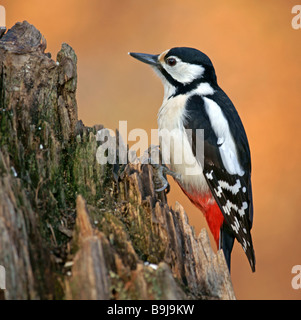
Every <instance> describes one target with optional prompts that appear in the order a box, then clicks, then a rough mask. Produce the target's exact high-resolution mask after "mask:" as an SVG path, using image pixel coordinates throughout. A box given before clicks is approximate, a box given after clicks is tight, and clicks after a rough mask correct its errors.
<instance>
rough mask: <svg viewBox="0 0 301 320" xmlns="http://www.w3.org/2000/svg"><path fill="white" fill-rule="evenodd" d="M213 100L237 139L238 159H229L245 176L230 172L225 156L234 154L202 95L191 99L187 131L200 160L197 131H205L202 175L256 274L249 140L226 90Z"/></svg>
mask: <svg viewBox="0 0 301 320" xmlns="http://www.w3.org/2000/svg"><path fill="white" fill-rule="evenodd" d="M210 99H212V101H214V102H216V103H217V104H218V106H222V108H221V109H222V111H223V114H224V116H225V118H226V119H227V121H228V124H229V128H230V131H231V134H232V137H233V138H234V140H235V147H236V150H237V155H238V159H236V158H235V157H234V158H233V152H232V155H231V156H229V157H230V158H231V159H233V163H234V164H235V163H236V162H238V163H239V164H240V167H241V169H240V170H243V171H242V172H243V173H244V174H243V175H242V172H238V173H235V172H231V173H230V172H229V171H230V170H229V166H230V165H231V164H230V165H229V163H225V162H226V160H225V153H227V152H230V153H231V150H227V149H226V150H225V146H223V141H222V139H220V138H218V137H217V134H216V130H214V128H213V125H212V121H213V120H212V118H210V116H209V114H208V108H206V105H205V100H204V99H203V98H202V97H201V96H199V95H195V96H192V97H191V98H190V99H189V103H187V105H186V112H187V119H186V122H185V128H186V129H192V130H193V131H192V139H191V140H192V141H191V142H192V149H193V153H194V155H195V156H196V157H198V154H197V152H196V141H197V139H196V130H195V129H204V159H197V160H198V161H199V162H200V163H204V170H203V172H204V176H205V178H206V181H207V183H208V185H209V188H210V190H211V192H212V194H213V196H214V198H215V200H216V202H217V204H218V206H219V208H220V210H221V212H222V213H223V216H224V218H225V221H226V224H227V225H228V226H229V228H230V230H231V231H232V232H233V235H234V236H235V237H236V239H237V240H238V242H240V244H241V245H242V247H243V249H244V251H245V253H246V255H247V257H248V260H249V262H250V265H251V268H252V270H253V271H254V270H255V255H254V250H253V244H252V238H251V233H250V229H251V227H252V220H253V203H252V188H251V164H250V162H251V160H250V151H249V145H248V140H247V137H246V134H245V131H244V128H243V125H242V123H241V120H240V118H239V116H238V114H237V111H236V110H235V108H234V106H233V104H232V102H231V101H230V99H229V98H228V97H227V96H226V95H225V94H224V93H223V91H221V92H219V94H218V95H212V96H210ZM217 121H218V120H217ZM223 153H224V154H223ZM228 159H229V158H228ZM202 160H203V161H202ZM228 161H229V160H228ZM236 165H237V163H236ZM238 171H239V170H238Z"/></svg>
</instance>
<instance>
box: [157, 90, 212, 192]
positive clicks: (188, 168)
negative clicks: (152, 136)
mask: <svg viewBox="0 0 301 320" xmlns="http://www.w3.org/2000/svg"><path fill="white" fill-rule="evenodd" d="M187 100H188V96H187V95H177V96H175V97H170V98H166V99H164V101H163V104H162V106H161V108H160V110H159V113H158V127H159V137H160V148H161V152H162V158H163V163H166V164H168V165H169V166H170V168H171V170H173V171H174V172H176V173H178V174H180V175H181V177H182V181H181V185H182V187H183V188H184V189H186V190H187V191H188V192H189V191H190V190H191V191H192V190H193V191H197V192H201V193H208V192H209V187H208V184H207V182H206V180H205V177H204V175H203V168H202V167H201V165H200V164H199V163H198V161H197V160H196V158H195V156H194V154H193V151H192V148H191V144H190V142H189V139H188V136H187V134H186V132H185V128H184V120H185V117H186V116H187V114H186V109H185V105H186V103H187ZM168 133H169V137H167V134H168ZM170 137H171V138H172V139H171V141H168V140H169V138H170Z"/></svg>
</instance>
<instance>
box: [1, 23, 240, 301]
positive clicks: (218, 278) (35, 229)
mask: <svg viewBox="0 0 301 320" xmlns="http://www.w3.org/2000/svg"><path fill="white" fill-rule="evenodd" d="M45 50H46V40H45V39H44V38H43V36H42V35H41V33H40V32H39V31H38V30H37V29H35V27H34V26H32V25H30V24H29V23H27V22H23V23H17V24H16V25H15V26H14V27H13V28H12V29H10V30H8V32H7V33H6V34H4V35H3V36H2V38H1V39H0V265H3V266H4V267H5V268H6V288H7V289H6V290H5V298H6V299H63V298H66V299H235V295H234V292H233V288H232V284H231V279H230V275H229V272H228V269H227V266H226V263H225V259H224V256H223V253H222V252H217V254H215V253H214V252H213V251H212V249H211V246H210V243H209V240H208V235H207V233H206V231H205V230H202V232H201V234H200V235H199V236H196V235H195V234H194V230H193V228H192V227H191V226H190V225H189V222H188V218H187V215H186V213H185V211H184V209H183V207H182V206H181V205H180V204H178V203H177V204H176V206H175V208H174V209H171V208H170V207H169V206H168V203H167V200H166V195H165V193H164V192H160V193H156V192H155V187H154V183H153V178H154V177H153V174H154V171H153V168H152V167H151V166H149V165H147V164H145V165H142V164H137V165H127V166H126V167H125V168H123V169H124V170H123V172H119V176H118V175H117V174H116V172H118V169H121V168H119V167H118V165H117V168H116V166H112V165H109V164H106V165H100V164H99V163H98V162H97V159H96V153H97V149H98V147H99V144H98V142H97V140H96V133H97V131H98V130H100V129H101V128H102V126H100V125H97V126H94V127H93V128H88V127H85V126H84V125H83V123H82V122H81V121H78V118H77V103H76V97H75V95H76V85H77V71H76V65H77V58H76V55H75V53H74V51H73V50H72V48H71V47H70V46H68V45H67V44H63V45H62V49H61V51H60V52H59V53H58V55H57V61H54V60H52V59H51V57H50V54H47V53H45ZM116 169H117V171H116ZM121 171H122V170H121Z"/></svg>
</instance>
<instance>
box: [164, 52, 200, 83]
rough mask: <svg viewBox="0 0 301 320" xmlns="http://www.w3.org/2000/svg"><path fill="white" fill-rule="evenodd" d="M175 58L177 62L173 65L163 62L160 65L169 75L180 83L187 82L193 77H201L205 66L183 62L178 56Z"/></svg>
mask: <svg viewBox="0 0 301 320" xmlns="http://www.w3.org/2000/svg"><path fill="white" fill-rule="evenodd" d="M175 59H176V60H177V64H176V65H175V66H173V67H171V66H169V65H168V64H166V63H165V62H164V63H162V67H163V68H164V69H165V70H166V72H168V73H169V74H170V75H171V77H173V78H174V79H175V80H177V81H178V82H180V83H183V84H188V83H190V82H192V81H193V80H195V79H199V78H201V77H202V75H203V73H204V71H205V68H204V67H202V66H200V65H197V64H190V63H186V62H183V61H182V60H181V59H179V58H175Z"/></svg>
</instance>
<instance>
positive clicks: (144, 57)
mask: <svg viewBox="0 0 301 320" xmlns="http://www.w3.org/2000/svg"><path fill="white" fill-rule="evenodd" d="M129 54H130V55H131V56H132V57H134V58H136V59H138V60H140V61H142V62H144V63H147V64H149V65H150V66H151V67H152V68H153V69H154V70H155V72H156V73H157V74H158V75H159V77H160V78H161V80H162V82H163V85H164V98H163V103H162V106H161V108H160V110H159V113H158V126H159V130H162V129H168V130H174V129H177V130H178V132H180V133H179V137H178V138H179V141H180V139H184V140H183V145H184V146H183V148H181V150H182V151H181V152H183V153H185V154H183V156H185V157H186V158H187V157H188V158H189V157H192V158H194V160H195V161H196V163H197V164H198V165H199V169H200V170H199V171H198V174H187V170H186V169H188V167H187V165H186V164H185V163H180V164H179V163H176V162H175V161H174V154H173V153H171V154H170V167H171V170H172V171H174V172H175V173H176V174H179V175H180V177H181V178H180V179H178V181H177V182H178V183H179V185H180V187H181V188H182V190H183V192H184V193H185V194H186V196H187V197H188V198H189V199H190V201H191V202H192V203H193V204H194V205H195V206H196V207H197V208H199V209H200V210H201V211H202V212H203V213H204V215H205V218H206V220H207V223H208V226H209V228H210V230H211V232H212V234H213V237H214V239H215V241H216V244H217V247H218V248H219V249H223V251H224V255H225V258H226V262H227V264H228V268H229V270H230V259H231V252H232V248H233V244H234V240H235V238H236V239H237V240H238V242H239V243H240V244H241V245H242V248H243V250H244V252H245V253H246V256H247V258H248V260H249V263H250V266H251V269H252V271H253V272H254V271H255V254H254V249H253V244H252V237H251V233H250V230H251V228H252V223H253V201H252V187H251V158H250V149H249V143H248V139H247V136H246V133H245V130H244V127H243V124H242V122H241V119H240V117H239V115H238V113H237V111H236V109H235V107H234V105H233V104H232V102H231V100H230V99H229V98H228V96H227V95H226V94H225V92H224V91H223V90H222V89H221V88H220V87H219V85H218V83H217V79H216V74H215V69H214V67H213V64H212V62H211V60H210V59H209V58H208V56H207V55H205V54H204V53H202V52H201V51H199V50H196V49H193V48H186V47H181V48H172V49H170V50H166V51H164V52H163V53H161V54H159V55H150V54H144V53H129ZM186 129H191V130H192V132H195V131H196V129H203V130H204V131H203V132H204V140H203V142H204V144H203V151H204V152H203V159H201V158H200V155H198V153H197V152H196V149H197V148H198V145H197V143H198V141H197V139H196V134H195V133H192V137H190V139H189V137H188V134H187V130H186ZM180 136H181V137H180ZM162 144H164V142H162V140H161V142H160V147H161V148H162V147H164V145H162Z"/></svg>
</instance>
